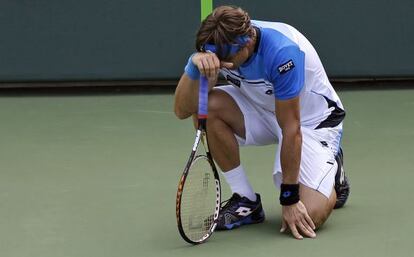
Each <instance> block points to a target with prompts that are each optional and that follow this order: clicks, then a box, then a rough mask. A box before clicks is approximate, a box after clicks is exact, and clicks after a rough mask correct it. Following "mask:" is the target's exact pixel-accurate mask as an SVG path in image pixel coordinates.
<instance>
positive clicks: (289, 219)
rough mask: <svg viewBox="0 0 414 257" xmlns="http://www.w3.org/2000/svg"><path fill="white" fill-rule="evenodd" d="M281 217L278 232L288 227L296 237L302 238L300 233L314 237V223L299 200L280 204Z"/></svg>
mask: <svg viewBox="0 0 414 257" xmlns="http://www.w3.org/2000/svg"><path fill="white" fill-rule="evenodd" d="M282 219H283V220H282V228H281V229H280V232H282V233H283V232H285V231H286V229H287V228H288V227H289V229H290V231H291V232H292V234H293V236H294V237H295V238H296V239H303V236H302V235H304V236H307V237H311V238H315V237H316V234H315V232H314V230H315V228H316V227H315V224H314V223H313V221H312V219H311V217H310V216H309V214H308V211H307V210H306V207H305V205H304V204H303V203H302V202H301V201H299V202H297V203H295V204H292V205H289V206H282ZM299 231H300V232H301V233H299Z"/></svg>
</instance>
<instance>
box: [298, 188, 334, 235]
mask: <svg viewBox="0 0 414 257" xmlns="http://www.w3.org/2000/svg"><path fill="white" fill-rule="evenodd" d="M300 194H301V195H300V197H301V199H302V202H303V204H304V205H305V207H306V210H307V211H308V214H309V216H310V217H311V219H312V221H313V223H314V224H315V226H316V228H319V227H321V226H322V225H323V223H325V221H326V220H327V219H328V217H329V215H330V214H331V212H332V209H333V205H332V204H331V197H330V198H329V199H328V198H326V196H324V195H323V194H322V193H320V192H318V191H316V190H314V189H312V188H309V187H307V186H305V185H302V186H301V191H300Z"/></svg>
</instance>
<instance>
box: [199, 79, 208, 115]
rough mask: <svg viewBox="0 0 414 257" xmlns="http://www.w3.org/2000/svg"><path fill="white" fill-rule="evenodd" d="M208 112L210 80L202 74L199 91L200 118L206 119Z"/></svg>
mask: <svg viewBox="0 0 414 257" xmlns="http://www.w3.org/2000/svg"><path fill="white" fill-rule="evenodd" d="M207 114H208V80H207V78H206V77H205V76H200V88H199V92H198V118H199V119H206V118H207Z"/></svg>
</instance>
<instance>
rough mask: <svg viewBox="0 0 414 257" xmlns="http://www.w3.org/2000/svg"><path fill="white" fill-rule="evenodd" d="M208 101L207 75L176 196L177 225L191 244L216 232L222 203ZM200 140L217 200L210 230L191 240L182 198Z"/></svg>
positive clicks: (201, 89)
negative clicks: (183, 217)
mask: <svg viewBox="0 0 414 257" xmlns="http://www.w3.org/2000/svg"><path fill="white" fill-rule="evenodd" d="M207 101H208V82H207V79H206V78H205V77H203V76H202V77H201V78H200V92H199V112H198V129H197V132H196V138H195V141H194V145H193V149H192V151H191V154H190V157H189V158H188V161H187V164H186V166H185V168H184V171H183V174H182V175H181V179H180V182H179V184H178V190H177V197H176V218H177V226H178V231H179V232H180V235H181V237H182V238H183V239H184V240H185V241H187V242H188V243H190V244H194V245H197V244H201V243H204V242H205V241H206V240H207V239H208V238H209V237H210V236H211V235H212V234H213V232H214V230H215V228H216V226H217V220H218V216H219V211H220V203H221V185H220V177H219V174H218V172H217V168H216V165H215V163H214V160H213V157H212V155H211V153H210V150H209V147H208V141H207V129H206V127H207ZM200 142H201V143H202V145H203V146H204V150H205V152H206V157H207V160H208V162H209V164H210V167H211V170H212V171H213V174H214V181H215V188H216V202H215V209H214V214H213V223H212V224H211V226H210V228H209V230H208V232H207V234H206V235H204V236H203V237H202V238H201V239H200V240H197V241H194V240H191V239H190V238H189V237H188V236H187V235H186V234H185V232H184V229H183V227H182V222H181V199H182V194H183V190H184V187H185V181H186V179H187V175H188V173H189V172H190V169H191V165H192V164H193V162H194V160H195V159H196V158H197V157H198V156H200V155H196V153H197V149H198V147H200Z"/></svg>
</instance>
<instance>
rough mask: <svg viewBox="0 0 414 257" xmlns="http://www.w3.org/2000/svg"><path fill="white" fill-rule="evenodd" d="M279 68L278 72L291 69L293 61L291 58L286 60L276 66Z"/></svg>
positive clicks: (293, 66)
mask: <svg viewBox="0 0 414 257" xmlns="http://www.w3.org/2000/svg"><path fill="white" fill-rule="evenodd" d="M277 68H278V70H279V73H280V74H283V73H286V72H288V71H290V70H291V69H293V68H295V64H294V63H293V61H292V60H289V61H287V62H286V63H284V64H282V65H280V66H279V67H277Z"/></svg>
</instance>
